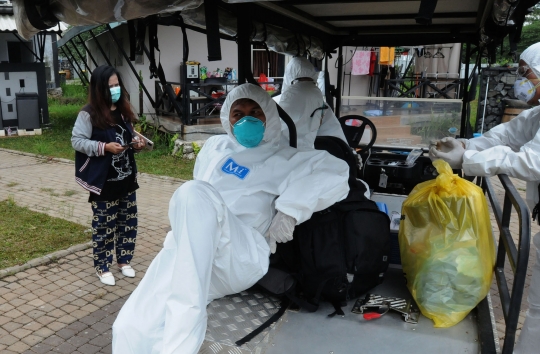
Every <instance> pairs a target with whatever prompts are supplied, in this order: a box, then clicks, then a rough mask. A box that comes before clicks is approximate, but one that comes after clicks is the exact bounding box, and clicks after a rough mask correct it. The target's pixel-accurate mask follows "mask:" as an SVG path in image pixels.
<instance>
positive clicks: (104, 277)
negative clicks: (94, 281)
mask: <svg viewBox="0 0 540 354" xmlns="http://www.w3.org/2000/svg"><path fill="white" fill-rule="evenodd" d="M96 275H97V276H98V278H99V280H100V281H101V282H102V283H103V284H105V285H115V284H116V283H115V281H114V275H113V274H112V273H111V272H106V273H103V274H101V275H99V273H96Z"/></svg>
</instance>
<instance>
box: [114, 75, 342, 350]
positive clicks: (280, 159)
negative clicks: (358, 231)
mask: <svg viewBox="0 0 540 354" xmlns="http://www.w3.org/2000/svg"><path fill="white" fill-rule="evenodd" d="M221 122H222V124H223V127H224V129H225V131H226V132H227V135H219V136H213V137H211V138H210V139H208V141H207V142H206V144H205V145H204V147H203V148H202V149H201V151H200V153H199V155H198V157H197V162H196V164H195V170H194V180H193V181H189V182H186V183H184V184H183V185H182V186H181V187H180V188H178V189H177V190H176V192H175V193H174V194H173V196H172V198H171V201H170V204H169V219H170V222H171V226H172V231H170V232H169V233H168V234H167V237H166V239H165V242H164V245H163V249H162V250H161V251H160V253H159V254H158V255H157V256H156V258H155V259H154V260H153V262H152V264H151V265H150V267H149V269H148V271H147V273H146V275H145V277H144V278H143V279H142V281H141V283H140V284H139V286H138V287H137V289H135V291H134V292H133V294H132V295H131V296H130V298H129V300H128V301H127V302H126V303H125V305H124V307H123V308H122V310H121V311H120V313H119V315H118V318H117V319H116V321H115V323H114V325H113V352H114V353H119V354H127V353H141V354H143V353H144V354H149V353H162V354H163V353H179V354H195V353H197V352H198V350H199V348H200V346H201V344H202V342H203V340H204V336H205V331H206V323H207V314H206V305H207V304H208V303H209V302H210V301H212V300H214V299H217V298H220V297H223V296H225V295H229V294H235V293H238V292H240V291H242V290H245V289H247V288H249V287H251V286H252V285H254V284H255V283H256V282H257V281H258V280H259V279H260V278H262V276H263V275H264V274H265V273H266V272H267V270H268V265H269V255H270V252H271V251H272V252H273V251H275V246H276V242H287V241H290V240H291V239H292V235H293V230H294V227H295V226H296V225H297V224H300V223H302V222H304V221H306V220H308V219H309V218H310V217H311V215H312V214H313V212H316V211H319V210H323V209H325V208H327V207H329V206H331V205H332V204H334V203H335V202H337V201H339V200H341V199H343V198H344V197H345V196H346V195H347V193H348V191H349V187H348V185H347V179H348V176H349V167H348V165H347V164H346V163H345V162H344V161H342V160H339V159H337V158H335V157H333V156H331V155H329V154H328V153H327V152H325V151H317V150H313V149H306V150H298V149H295V148H291V147H289V146H288V144H286V143H285V141H284V140H282V139H281V123H280V118H279V115H278V112H277V108H276V105H275V103H274V102H273V101H272V100H271V98H270V97H269V96H268V94H267V93H266V92H265V91H264V90H263V89H261V88H260V87H258V86H255V85H251V84H244V85H241V86H239V87H237V88H236V89H234V90H233V91H231V93H230V94H229V95H228V96H227V98H226V100H225V102H224V104H223V108H222V110H221Z"/></svg>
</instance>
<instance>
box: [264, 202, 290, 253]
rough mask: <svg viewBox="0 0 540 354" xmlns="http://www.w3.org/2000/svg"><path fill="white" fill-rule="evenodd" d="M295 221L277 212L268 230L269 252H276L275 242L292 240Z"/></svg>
mask: <svg viewBox="0 0 540 354" xmlns="http://www.w3.org/2000/svg"><path fill="white" fill-rule="evenodd" d="M295 226H296V219H295V218H293V217H292V216H289V215H287V214H283V213H282V212H281V211H279V210H278V212H277V214H276V216H274V219H273V220H272V223H271V224H270V228H269V229H268V236H269V237H270V243H269V244H270V251H271V252H272V253H275V252H276V242H289V241H290V240H292V238H293V232H294V227H295Z"/></svg>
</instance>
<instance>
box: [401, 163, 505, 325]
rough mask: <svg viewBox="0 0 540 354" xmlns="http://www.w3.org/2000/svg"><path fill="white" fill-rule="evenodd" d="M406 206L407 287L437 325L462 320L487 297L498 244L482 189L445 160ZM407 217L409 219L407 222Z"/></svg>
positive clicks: (404, 249) (403, 259) (403, 253)
mask: <svg viewBox="0 0 540 354" xmlns="http://www.w3.org/2000/svg"><path fill="white" fill-rule="evenodd" d="M433 165H434V166H435V168H437V171H438V172H439V175H438V176H437V178H436V179H435V180H431V181H427V182H423V183H420V184H418V185H417V186H416V187H415V188H414V189H413V190H412V192H411V193H410V194H409V196H408V197H407V199H406V200H405V201H404V202H403V208H402V221H401V224H400V227H399V248H400V253H401V263H402V265H403V272H404V273H405V277H406V278H407V287H408V288H409V290H410V292H411V294H412V296H413V298H414V299H415V300H416V303H417V304H418V306H419V308H420V311H422V314H423V315H424V316H426V317H428V318H430V319H432V320H433V321H434V322H435V327H450V326H453V325H455V324H457V323H458V322H459V321H461V320H462V319H463V318H465V316H467V314H468V313H469V312H470V311H471V310H472V309H473V308H474V307H475V306H476V305H477V304H478V303H479V302H480V301H481V300H482V299H483V298H484V297H485V296H486V295H487V293H488V291H489V287H490V285H491V279H492V276H493V269H494V265H495V245H494V243H493V237H492V232H491V224H490V218H489V211H488V206H487V202H486V198H485V197H484V194H483V193H482V189H481V188H479V187H478V186H476V185H475V184H474V183H471V182H469V181H467V180H465V179H462V178H460V177H459V176H458V175H455V174H453V172H452V169H451V168H450V166H449V165H448V163H446V162H445V161H443V160H436V161H434V162H433ZM403 216H404V218H403Z"/></svg>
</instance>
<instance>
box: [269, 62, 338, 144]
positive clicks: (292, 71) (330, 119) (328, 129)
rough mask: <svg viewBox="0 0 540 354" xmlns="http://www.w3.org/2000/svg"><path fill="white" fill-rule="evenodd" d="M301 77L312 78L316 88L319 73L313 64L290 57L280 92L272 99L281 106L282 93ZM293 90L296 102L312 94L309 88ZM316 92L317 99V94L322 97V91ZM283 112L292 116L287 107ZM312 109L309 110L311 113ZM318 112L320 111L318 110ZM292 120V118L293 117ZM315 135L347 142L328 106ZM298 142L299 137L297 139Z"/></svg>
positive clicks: (300, 102) (300, 101)
mask: <svg viewBox="0 0 540 354" xmlns="http://www.w3.org/2000/svg"><path fill="white" fill-rule="evenodd" d="M301 77H308V78H311V79H312V80H313V82H314V83H315V85H314V86H315V88H317V86H316V84H317V79H318V78H319V74H318V73H317V71H315V68H314V67H313V64H311V63H310V62H309V60H307V59H306V58H303V57H296V58H292V59H291V61H289V63H288V64H287V67H286V68H285V74H284V75H283V85H282V87H281V94H280V95H278V96H276V97H274V101H276V103H278V104H279V105H280V106H281V107H282V108H283V105H282V104H281V100H282V98H283V95H284V94H285V93H286V92H287V91H288V90H289V89H292V88H293V87H294V86H296V85H298V84H299V83H301V82H302V81H299V82H296V83H294V84H293V81H294V80H296V79H299V78H301ZM294 91H295V96H296V97H295V99H296V102H297V104H303V103H302V102H303V101H304V100H306V99H308V97H309V96H311V95H314V92H315V91H313V90H310V91H309V92H305V93H302V92H301V91H300V90H294ZM317 91H318V93H317V94H316V96H315V97H316V98H317V99H318V98H319V96H320V97H321V98H322V93H321V91H320V90H317ZM322 100H323V101H322V103H324V98H322ZM283 109H284V110H285V112H287V114H288V115H290V116H291V118H293V117H292V115H291V113H289V112H288V111H287V109H285V108H283ZM311 112H312V111H310V112H309V114H311ZM319 113H320V112H319ZM293 120H294V118H293ZM284 127H286V126H285V125H283V126H282V131H285V128H284ZM316 136H335V137H337V138H340V139H341V140H343V141H344V142H347V139H346V138H345V134H343V129H341V124H340V123H339V121H338V119H337V117H336V115H335V114H334V112H333V111H332V110H331V109H330V108H328V109H325V110H324V116H323V119H322V124H321V126H320V127H319V130H318V131H317V134H316ZM298 142H299V143H300V139H299V140H298Z"/></svg>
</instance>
